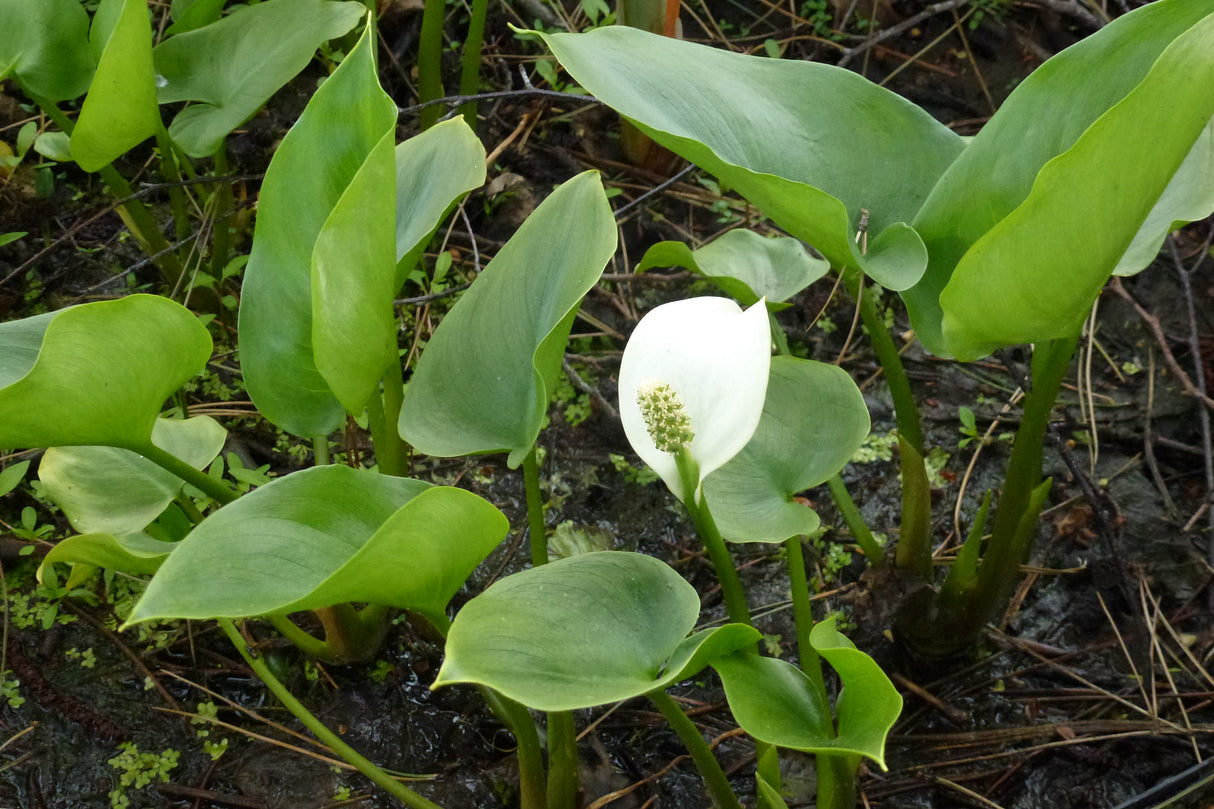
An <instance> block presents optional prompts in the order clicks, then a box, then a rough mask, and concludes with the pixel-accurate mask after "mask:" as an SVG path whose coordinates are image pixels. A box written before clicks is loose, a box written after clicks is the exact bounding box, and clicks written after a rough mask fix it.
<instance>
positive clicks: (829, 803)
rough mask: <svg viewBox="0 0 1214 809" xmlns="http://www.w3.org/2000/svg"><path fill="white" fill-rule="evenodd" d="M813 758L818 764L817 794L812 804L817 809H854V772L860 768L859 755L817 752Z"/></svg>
mask: <svg viewBox="0 0 1214 809" xmlns="http://www.w3.org/2000/svg"><path fill="white" fill-rule="evenodd" d="M815 758H816V759H817V764H818V795H817V798H816V799H815V801H814V804H815V805H816V806H817V807H818V809H855V806H856V772H857V771H858V770H859V768H860V757H859V756H847V755H837V756H835V755H825V754H822V753H819V754H818V755H817V756H815Z"/></svg>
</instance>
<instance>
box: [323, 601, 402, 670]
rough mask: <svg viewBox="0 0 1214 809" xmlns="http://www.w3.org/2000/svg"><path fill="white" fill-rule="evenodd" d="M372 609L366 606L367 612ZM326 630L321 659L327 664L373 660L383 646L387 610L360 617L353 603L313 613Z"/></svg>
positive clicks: (325, 608) (381, 609)
mask: <svg viewBox="0 0 1214 809" xmlns="http://www.w3.org/2000/svg"><path fill="white" fill-rule="evenodd" d="M367 610H372V607H366V608H365V610H364V612H365V611H367ZM314 611H315V613H316V617H317V618H319V619H320V623H321V625H323V626H324V628H325V652H324V654H323V655H321V656H320V658H321V660H324V661H325V662H328V663H336V664H341V665H345V664H349V663H363V662H365V661H367V660H370V659H371V658H372V657H374V656H375V653H376V652H377V651H379V647H380V646H381V645H382V644H383V640H384V635H385V634H387V632H388V627H389V623H388V614H387V610H386V609H385V608H382V607H380V608H378V609H375V610H373V611H372V612H371V613H370V614H368V615H361V614H360V613H359V611H358V610H356V609H355V608H354V605H353V604H335V605H333V606H332V607H320V608H318V609H316V610H314Z"/></svg>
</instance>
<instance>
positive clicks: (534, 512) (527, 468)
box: [523, 445, 548, 567]
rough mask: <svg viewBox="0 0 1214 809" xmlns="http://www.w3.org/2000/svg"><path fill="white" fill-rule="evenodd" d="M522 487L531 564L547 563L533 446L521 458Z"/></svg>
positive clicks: (545, 530)
mask: <svg viewBox="0 0 1214 809" xmlns="http://www.w3.org/2000/svg"><path fill="white" fill-rule="evenodd" d="M523 486H524V488H526V490H527V531H528V533H529V534H530V538H531V564H532V565H533V566H535V567H539V566H540V565H544V564H547V563H548V529H547V528H545V527H544V499H543V497H541V496H540V468H539V462H538V461H537V460H536V457H535V446H534V445H532V447H531V451H530V452H528V453H527V455H526V456H525V457H524V458H523Z"/></svg>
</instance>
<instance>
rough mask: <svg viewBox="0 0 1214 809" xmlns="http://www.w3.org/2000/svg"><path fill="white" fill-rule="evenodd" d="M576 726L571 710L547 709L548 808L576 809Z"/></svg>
mask: <svg viewBox="0 0 1214 809" xmlns="http://www.w3.org/2000/svg"><path fill="white" fill-rule="evenodd" d="M577 805H578V760H577V727H576V726H575V725H574V723H573V711H549V712H548V809H577Z"/></svg>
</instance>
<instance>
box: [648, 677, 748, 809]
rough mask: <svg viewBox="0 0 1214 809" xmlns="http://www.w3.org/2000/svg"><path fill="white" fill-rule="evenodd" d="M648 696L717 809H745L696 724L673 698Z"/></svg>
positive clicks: (658, 693) (660, 693)
mask: <svg viewBox="0 0 1214 809" xmlns="http://www.w3.org/2000/svg"><path fill="white" fill-rule="evenodd" d="M645 696H647V697H649V700H650V702H652V703H653V704H654V705H655V706H657V709H658V710H659V711H661V712H662V716H663V717H665V719H666V721H667V722H668V723H669V724H670V727H671V729H672V730H673V731H674V732H675V733H677V734H679V738H680V739H682V740H683V744H684V745H685V746H686V747H687V752H689V753H691V758H692V761H694V762H695V764H696V768H697V769H698V770H699V771H700V776H701V777H702V778H703V779H704V784H705V786H707V787H708V792H709V794H710V795H711V796H712V802H713V805H715V806H716V807H717V809H742V804H741V802H740V801H739V800H738V796H737V795H735V794H734V791H733V788H732V787H731V786H730V785H729V779H728V778H727V777H726V776H725V771H724V770H722V769H721V764H720V762H718V761H717V759H716V756H714V755H713V754H712V750H711V749H710V748H709V747H708V743H707V742H706V741H704V737H703V736H701V735H700V731H699V729H698V728H697V727H696V726H695V723H694V722H692V721H691V720H690V719H688V718H687V715H686V714H685V713H683V711H682V709H680V708H679V706H678V705H677V704H676V703H675V701H674V700H673V699H671V698H670V695H668V694H667V693H666V692H665V691H663V690H662V689H660V688H659V689H655V690H653V691H649V692H647V693H646V694H645Z"/></svg>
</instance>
